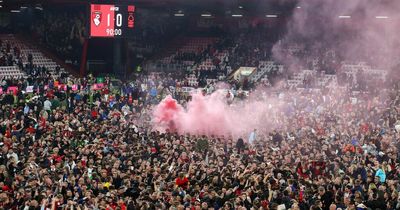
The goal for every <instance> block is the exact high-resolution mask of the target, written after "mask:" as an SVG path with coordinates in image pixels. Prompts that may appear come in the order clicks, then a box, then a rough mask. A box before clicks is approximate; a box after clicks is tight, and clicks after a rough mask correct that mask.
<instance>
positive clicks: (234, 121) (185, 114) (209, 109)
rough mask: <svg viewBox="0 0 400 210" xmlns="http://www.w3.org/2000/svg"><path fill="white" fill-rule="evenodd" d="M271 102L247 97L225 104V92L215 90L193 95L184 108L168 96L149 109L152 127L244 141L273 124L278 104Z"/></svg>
mask: <svg viewBox="0 0 400 210" xmlns="http://www.w3.org/2000/svg"><path fill="white" fill-rule="evenodd" d="M259 96H261V94H260V95H259ZM274 100H275V99H269V100H266V99H261V98H251V99H249V100H247V101H242V102H235V103H232V104H228V103H227V98H226V91H222V90H217V91H216V92H214V93H212V94H211V95H202V94H193V95H192V100H191V101H189V102H188V103H187V105H186V107H185V108H184V107H183V106H182V105H180V104H178V102H177V101H176V100H174V99H173V98H172V97H170V96H168V97H166V98H165V99H164V100H163V101H161V102H160V104H158V105H157V106H156V107H155V108H154V110H153V128H154V129H155V130H159V131H162V132H164V131H167V130H169V131H176V132H178V133H180V134H185V133H190V134H202V135H217V136H222V135H224V136H234V137H239V136H241V137H244V138H247V135H248V134H250V132H251V131H253V130H254V129H258V130H262V131H265V130H266V129H272V127H268V125H272V124H273V121H274V118H273V115H274V114H273V113H274V112H276V110H278V109H279V107H280V105H281V104H280V103H278V102H274Z"/></svg>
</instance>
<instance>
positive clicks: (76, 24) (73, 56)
mask: <svg viewBox="0 0 400 210" xmlns="http://www.w3.org/2000/svg"><path fill="white" fill-rule="evenodd" d="M84 23H85V19H84V17H83V16H79V15H78V14H77V13H68V12H61V13H60V12H47V13H44V14H43V17H42V18H40V19H38V20H37V21H36V22H35V23H34V24H33V25H32V27H31V30H32V32H33V34H34V35H35V36H37V37H38V38H39V39H40V41H41V42H42V43H43V44H45V45H46V46H47V47H49V48H50V49H51V50H53V51H54V52H55V53H56V54H57V55H58V56H60V57H62V58H64V59H65V61H66V62H67V63H71V64H73V65H78V64H79V62H80V58H81V57H80V55H81V54H82V46H83V42H84V37H85V36H86V29H85V24H84Z"/></svg>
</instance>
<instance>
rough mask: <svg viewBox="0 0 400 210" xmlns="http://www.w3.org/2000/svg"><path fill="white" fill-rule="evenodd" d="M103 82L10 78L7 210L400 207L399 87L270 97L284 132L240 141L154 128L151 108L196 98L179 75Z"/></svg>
mask: <svg viewBox="0 0 400 210" xmlns="http://www.w3.org/2000/svg"><path fill="white" fill-rule="evenodd" d="M95 83H96V81H95V78H93V77H88V78H87V79H74V78H70V77H66V78H57V77H53V76H51V75H47V74H44V75H42V76H41V77H29V78H28V79H27V80H3V81H2V83H1V88H2V90H3V91H2V92H3V93H4V94H2V95H1V96H0V99H1V106H2V108H1V109H0V121H1V128H0V133H1V134H0V144H1V154H0V187H1V188H0V190H1V192H0V204H1V207H2V208H3V209H52V210H53V209H108V210H111V209H113V210H115V209H122V210H123V209H367V208H370V209H399V208H400V203H399V199H400V197H399V190H400V189H399V188H400V184H399V177H398V172H399V163H398V150H399V149H400V144H399V143H398V130H396V128H398V127H396V125H399V123H398V121H397V119H398V107H399V103H400V100H399V99H400V98H399V96H400V95H399V94H398V91H397V88H393V89H392V88H387V89H380V91H375V92H368V93H360V95H358V96H357V97H356V98H357V100H356V101H354V96H353V95H352V94H350V93H351V92H350V91H349V90H348V89H345V88H337V89H336V90H335V91H333V90H325V91H323V92H321V93H313V92H311V91H307V90H306V91H291V92H285V91H284V90H278V91H280V92H282V93H284V94H276V92H270V93H268V94H269V97H276V98H279V99H280V100H281V101H282V103H283V104H285V106H284V109H283V110H279V111H278V110H277V112H276V114H275V115H274V116H271V121H272V122H273V123H274V126H272V127H266V129H265V130H260V131H254V133H252V135H251V137H250V138H247V136H243V138H239V139H234V138H233V137H231V136H209V137H207V136H204V135H195V134H176V133H172V132H170V133H160V132H158V131H153V130H151V122H150V120H151V116H150V115H151V105H152V104H155V103H157V102H158V101H159V100H160V99H161V98H162V97H163V96H164V95H166V94H172V95H174V97H175V98H179V100H180V101H185V100H188V97H186V95H185V94H181V92H180V89H179V84H177V83H175V82H174V81H173V80H171V79H168V77H146V78H140V79H138V80H136V81H134V82H132V83H130V84H125V85H124V86H122V87H121V88H116V90H115V88H114V91H113V90H112V87H111V86H112V83H111V82H110V79H109V78H105V81H104V84H105V86H104V87H102V88H100V89H98V90H93V89H92V87H93V85H94V84H95ZM74 85H77V86H74ZM15 86H16V87H18V90H17V91H15V92H9V94H6V92H7V90H8V88H9V87H15ZM28 86H33V88H32V89H33V90H34V91H33V92H28V91H26V92H25V90H26V88H27V87H28ZM171 86H172V87H174V88H170V87H171ZM73 87H74V88H73ZM22 90H24V91H22ZM259 97H261V96H259ZM250 132H251V131H249V133H250Z"/></svg>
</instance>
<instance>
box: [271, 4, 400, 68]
mask: <svg viewBox="0 0 400 210" xmlns="http://www.w3.org/2000/svg"><path fill="white" fill-rule="evenodd" d="M294 10H295V11H294V13H293V16H292V18H291V20H290V21H289V22H288V23H287V34H286V36H284V38H283V39H282V40H281V41H280V42H278V43H276V44H275V46H274V47H273V56H274V58H275V59H277V60H279V61H280V62H282V63H284V64H286V66H288V67H289V68H290V70H292V71H298V70H301V69H300V68H306V67H307V62H308V60H307V57H316V56H320V57H321V56H325V55H324V53H326V52H327V51H328V49H331V50H334V51H335V52H336V53H337V56H339V58H340V59H338V60H345V61H351V62H355V61H356V62H358V61H366V62H368V63H369V64H370V65H372V66H376V67H379V68H385V69H389V68H390V67H392V66H394V65H396V64H398V63H399V61H398V58H399V55H400V48H399V47H400V39H399V38H398V34H399V32H400V12H399V11H400V2H399V1H393V0H382V1H365V0H352V1H346V0H324V1H321V0H300V1H299V2H298V5H297V7H295V9H294ZM295 45H297V47H298V48H300V49H301V50H302V52H306V53H299V54H295V53H293V54H291V53H288V51H287V49H288V48H289V46H295ZM305 54H306V55H305Z"/></svg>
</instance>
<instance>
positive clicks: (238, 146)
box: [236, 138, 244, 154]
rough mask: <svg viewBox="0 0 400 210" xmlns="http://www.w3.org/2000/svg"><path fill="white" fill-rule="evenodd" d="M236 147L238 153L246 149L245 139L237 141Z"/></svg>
mask: <svg viewBox="0 0 400 210" xmlns="http://www.w3.org/2000/svg"><path fill="white" fill-rule="evenodd" d="M236 149H237V151H238V154H240V152H241V151H243V150H244V141H243V139H242V138H239V139H238V140H237V142H236Z"/></svg>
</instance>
